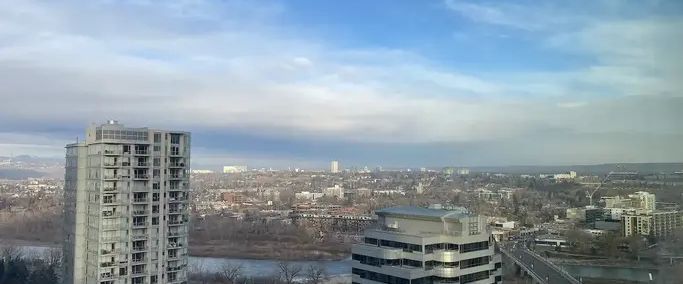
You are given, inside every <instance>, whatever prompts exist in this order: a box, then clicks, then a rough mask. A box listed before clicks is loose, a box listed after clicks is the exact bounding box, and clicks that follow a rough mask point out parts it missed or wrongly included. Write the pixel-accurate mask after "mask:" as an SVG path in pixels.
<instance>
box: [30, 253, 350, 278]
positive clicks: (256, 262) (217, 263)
mask: <svg viewBox="0 0 683 284" xmlns="http://www.w3.org/2000/svg"><path fill="white" fill-rule="evenodd" d="M18 248H20V249H21V250H22V252H23V254H24V256H26V257H31V258H39V257H41V256H43V255H44V254H45V252H46V251H47V250H48V249H51V247H42V246H18ZM278 263H279V261H277V260H268V259H241V258H217V257H194V256H191V257H190V259H189V267H190V268H191V269H193V268H194V269H201V270H203V271H204V272H218V271H220V269H221V268H222V267H223V266H224V265H226V264H229V265H238V264H241V265H242V274H243V275H244V276H247V277H257V276H270V275H274V274H275V273H277V269H278V266H277V265H278ZM290 263H291V264H292V265H300V266H302V267H304V269H305V268H306V267H308V266H309V265H316V264H320V265H322V266H323V267H325V271H326V272H327V275H329V276H340V275H349V274H351V258H347V259H344V260H323V261H290Z"/></svg>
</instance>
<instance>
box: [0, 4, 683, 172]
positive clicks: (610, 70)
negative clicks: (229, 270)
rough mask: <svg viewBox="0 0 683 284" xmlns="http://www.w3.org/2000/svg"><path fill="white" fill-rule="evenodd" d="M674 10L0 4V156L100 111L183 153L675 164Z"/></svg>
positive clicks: (315, 159)
mask: <svg viewBox="0 0 683 284" xmlns="http://www.w3.org/2000/svg"><path fill="white" fill-rule="evenodd" d="M682 5H683V4H681V2H680V1H612V0H602V1H571V2H569V3H568V2H567V1H543V2H538V1H455V0H438V1H437V0H434V1H387V0H381V1H334V2H330V1H303V0H301V1H233V0H226V1H210V0H183V1H104V0H103V1H18V0H16V1H13V0H10V2H9V3H6V5H3V7H2V8H0V99H1V100H2V102H3V103H2V104H0V155H9V154H32V155H41V156H52V157H60V156H62V155H63V145H64V144H65V143H68V142H70V141H72V140H74V138H75V137H76V136H79V135H82V133H83V130H84V128H85V127H86V126H87V125H88V124H90V123H91V122H102V121H104V120H106V119H112V118H113V119H118V120H120V121H122V122H123V123H125V124H127V125H131V126H142V125H147V126H151V127H156V128H169V127H170V128H180V129H183V130H189V131H192V132H193V134H194V140H193V142H194V149H193V151H194V152H193V153H194V164H195V165H196V166H197V167H218V166H219V165H222V164H233V163H246V164H249V165H253V166H259V167H261V166H272V167H288V166H292V167H320V166H325V165H326V164H327V163H328V161H329V160H332V159H339V160H341V161H342V162H343V163H344V164H346V165H358V166H363V165H368V166H374V165H383V166H385V167H391V166H401V167H404V166H413V167H421V166H445V165H463V166H477V165H510V164H587V163H601V162H674V161H677V162H679V161H681V160H683V150H682V149H681V147H680V141H683V140H682V139H683V126H681V123H680V122H681V121H683V114H682V113H683V112H682V111H681V109H683V99H682V96H681V91H682V90H683V83H682V82H683V80H681V79H683V78H681V76H682V75H681V74H683V53H681V52H680V50H683V13H682V12H683V7H682Z"/></svg>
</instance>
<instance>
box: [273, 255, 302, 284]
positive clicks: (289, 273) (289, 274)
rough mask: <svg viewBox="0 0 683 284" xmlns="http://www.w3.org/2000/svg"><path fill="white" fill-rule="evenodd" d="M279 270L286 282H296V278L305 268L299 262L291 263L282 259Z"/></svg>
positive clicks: (290, 283)
mask: <svg viewBox="0 0 683 284" xmlns="http://www.w3.org/2000/svg"><path fill="white" fill-rule="evenodd" d="M278 270H279V272H280V279H281V280H282V281H283V282H285V283H286V284H292V283H294V279H295V278H296V277H297V276H299V274H300V273H301V271H302V270H303V268H302V267H301V265H298V264H291V263H290V262H288V261H281V262H280V263H278Z"/></svg>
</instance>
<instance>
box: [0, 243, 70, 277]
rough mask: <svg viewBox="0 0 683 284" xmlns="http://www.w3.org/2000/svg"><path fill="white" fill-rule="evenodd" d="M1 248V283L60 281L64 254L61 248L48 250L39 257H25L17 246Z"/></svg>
mask: <svg viewBox="0 0 683 284" xmlns="http://www.w3.org/2000/svg"><path fill="white" fill-rule="evenodd" d="M0 250H1V251H0V254H1V255H2V257H1V258H0V283H2V284H53V283H60V274H61V270H62V267H61V264H62V254H61V252H60V251H59V250H57V249H51V250H48V251H47V252H45V254H44V255H43V256H42V257H39V258H29V257H25V256H24V255H23V253H22V251H21V250H20V249H17V248H15V247H4V248H2V249H0Z"/></svg>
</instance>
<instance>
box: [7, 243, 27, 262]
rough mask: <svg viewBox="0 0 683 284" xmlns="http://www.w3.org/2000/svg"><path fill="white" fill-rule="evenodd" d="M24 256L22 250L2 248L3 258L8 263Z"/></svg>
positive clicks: (11, 247) (12, 247) (9, 247)
mask: <svg viewBox="0 0 683 284" xmlns="http://www.w3.org/2000/svg"><path fill="white" fill-rule="evenodd" d="M23 257H24V255H23V253H22V251H21V249H20V248H17V247H15V246H4V247H2V258H3V259H4V260H6V261H14V260H17V259H21V258H23Z"/></svg>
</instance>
